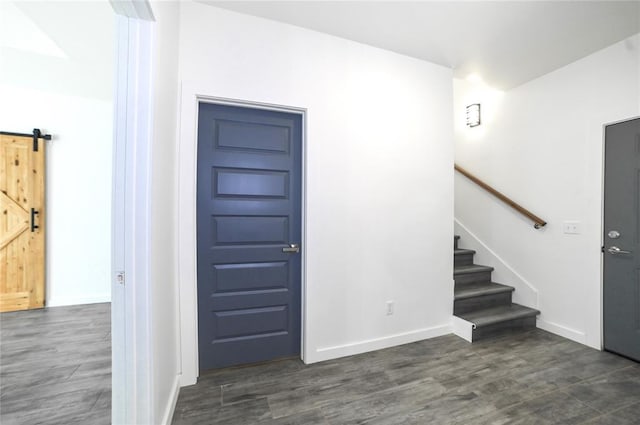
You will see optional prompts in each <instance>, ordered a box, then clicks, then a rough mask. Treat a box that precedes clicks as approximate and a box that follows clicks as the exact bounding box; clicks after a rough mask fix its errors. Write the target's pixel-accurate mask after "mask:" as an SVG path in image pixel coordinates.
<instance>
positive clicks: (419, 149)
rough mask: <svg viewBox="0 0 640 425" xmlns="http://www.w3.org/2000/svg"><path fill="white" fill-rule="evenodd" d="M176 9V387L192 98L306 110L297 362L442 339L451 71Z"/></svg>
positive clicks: (187, 291) (188, 245)
mask: <svg viewBox="0 0 640 425" xmlns="http://www.w3.org/2000/svg"><path fill="white" fill-rule="evenodd" d="M181 9H182V10H181V28H180V30H181V33H180V34H181V35H180V75H181V80H182V100H181V126H180V131H181V133H180V161H181V162H180V172H179V173H180V174H179V178H180V182H179V196H180V198H179V202H178V204H179V206H180V217H179V221H180V229H179V249H180V262H179V263H180V279H181V292H180V298H181V310H182V311H181V313H182V341H183V345H182V354H183V357H184V361H183V374H184V376H183V381H182V382H183V385H184V384H188V383H192V382H194V381H195V376H196V374H197V369H196V368H197V363H196V355H197V353H196V349H197V346H196V341H197V340H196V327H195V325H196V323H197V313H196V291H195V288H196V276H195V193H194V190H195V161H194V159H195V143H196V140H195V137H196V136H195V134H196V133H195V126H196V113H197V108H196V96H197V95H200V96H215V97H223V98H229V99H239V100H244V101H252V102H262V103H268V104H274V105H285V106H291V107H298V108H304V109H306V110H307V113H306V117H307V118H306V119H307V121H306V126H307V127H306V161H307V162H306V238H305V241H304V243H305V245H304V246H303V249H304V250H305V251H306V311H305V320H306V323H305V324H304V333H305V350H306V351H305V361H306V362H316V361H320V360H324V359H329V358H334V357H338V356H343V355H348V354H353V353H358V352H363V351H367V350H372V349H377V348H382V347H386V346H390V345H395V344H400V343H404V342H409V341H414V340H419V339H424V338H428V337H431V336H435V335H440V334H443V333H448V332H450V329H451V327H450V320H451V310H452V295H453V282H452V267H453V264H452V255H451V252H452V231H453V187H452V182H453V177H452V162H453V144H452V88H451V78H452V73H451V70H449V69H446V68H444V67H440V66H436V65H433V64H430V63H427V62H424V61H420V60H416V59H412V58H409V57H405V56H401V55H398V54H394V53H390V52H388V51H384V50H380V49H375V48H372V47H368V46H365V45H362V44H358V43H354V42H350V41H347V40H344V39H340V38H336V37H332V36H328V35H325V34H321V33H317V32H313V31H309V30H305V29H301V28H298V27H294V26H290V25H285V24H281V23H277V22H274V21H269V20H264V19H260V18H255V17H251V16H247V15H241V14H237V13H233V12H228V11H224V10H221V9H217V8H213V7H210V6H207V5H203V4H198V3H182V5H181ZM387 300H393V301H394V302H395V314H394V315H392V316H387V315H386V307H385V304H386V301H387Z"/></svg>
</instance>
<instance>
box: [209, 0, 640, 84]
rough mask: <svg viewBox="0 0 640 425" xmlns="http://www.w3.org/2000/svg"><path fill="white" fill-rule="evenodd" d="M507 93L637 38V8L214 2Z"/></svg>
mask: <svg viewBox="0 0 640 425" xmlns="http://www.w3.org/2000/svg"><path fill="white" fill-rule="evenodd" d="M202 2H203V3H207V4H210V5H213V6H217V7H221V8H225V9H229V10H234V11H237V12H241V13H246V14H250V15H255V16H260V17H264V18H268V19H273V20H276V21H281V22H285V23H289V24H293V25H297V26H300V27H305V28H309V29H313V30H316V31H320V32H324V33H328V34H332V35H335V36H338V37H343V38H346V39H349V40H354V41H358V42H361V43H364V44H368V45H371V46H376V47H380V48H383V49H387V50H391V51H394V52H398V53H402V54H405V55H408V56H413V57H416V58H420V59H424V60H427V61H430V62H433V63H437V64H440V65H444V66H447V67H450V68H452V69H454V75H455V76H456V77H458V78H464V77H467V76H468V75H469V74H472V73H475V74H478V75H480V76H481V77H482V78H483V79H484V81H485V82H487V83H488V84H490V85H492V86H494V87H496V88H500V89H509V88H512V87H515V86H518V85H520V84H523V83H525V82H527V81H529V80H531V79H533V78H536V77H539V76H541V75H544V74H546V73H548V72H550V71H553V70H555V69H557V68H560V67H562V66H564V65H567V64H569V63H571V62H573V61H575V60H577V59H580V58H582V57H584V56H587V55H589V54H591V53H593V52H595V51H597V50H600V49H602V48H604V47H606V46H609V45H611V44H613V43H615V42H618V41H620V40H623V39H625V38H627V37H629V36H631V35H633V34H636V33H638V32H640V1H493V2H492V1H467V2H462V1H413V2H407V1H297V2H292V1H215V0H203V1H202Z"/></svg>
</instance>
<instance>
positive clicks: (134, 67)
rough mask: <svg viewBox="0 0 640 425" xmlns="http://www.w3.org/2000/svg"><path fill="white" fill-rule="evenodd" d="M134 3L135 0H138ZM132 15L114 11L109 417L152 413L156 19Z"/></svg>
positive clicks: (118, 419)
mask: <svg viewBox="0 0 640 425" xmlns="http://www.w3.org/2000/svg"><path fill="white" fill-rule="evenodd" d="M135 3H136V4H137V5H138V7H139V5H140V1H138V0H136V1H135ZM114 9H116V11H117V12H119V11H118V10H117V8H114ZM148 10H149V11H150V8H149V9H148ZM137 18H139V16H136V17H133V18H132V17H126V16H120V15H117V16H116V28H117V29H116V40H117V42H116V67H115V68H116V81H115V90H114V136H113V137H114V148H113V202H112V208H113V222H112V277H113V279H112V284H111V299H112V301H111V343H112V407H111V420H112V423H113V424H144V423H152V421H153V417H152V415H153V413H152V412H153V405H152V403H153V400H152V389H153V382H152V373H151V371H152V367H153V365H152V363H151V362H152V359H153V356H152V352H151V349H152V347H151V343H152V335H151V331H150V326H149V325H150V313H151V307H150V294H149V286H150V285H149V246H148V243H149V237H150V229H149V222H150V220H149V219H150V208H149V202H150V193H149V188H150V181H149V180H150V149H151V130H152V129H151V122H152V116H153V115H152V110H151V105H152V91H151V87H152V81H151V75H152V72H151V71H152V57H151V52H152V51H153V50H152V46H153V36H154V25H153V23H151V22H148V21H144V20H140V19H137Z"/></svg>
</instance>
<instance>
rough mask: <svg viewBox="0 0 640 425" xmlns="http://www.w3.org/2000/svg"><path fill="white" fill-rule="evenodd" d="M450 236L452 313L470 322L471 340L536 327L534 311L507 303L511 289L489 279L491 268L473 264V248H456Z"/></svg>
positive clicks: (455, 240) (509, 299)
mask: <svg viewBox="0 0 640 425" xmlns="http://www.w3.org/2000/svg"><path fill="white" fill-rule="evenodd" d="M459 240H460V236H457V235H456V236H454V254H453V258H454V266H453V267H454V268H453V278H454V280H455V289H454V294H455V296H454V301H453V315H454V316H457V317H460V318H461V319H464V320H466V321H467V322H470V323H472V324H473V331H472V341H476V340H478V339H480V338H483V337H487V336H492V335H495V334H500V333H504V332H509V331H514V330H522V329H531V328H535V327H536V316H537V315H538V314H540V312H539V311H538V310H535V309H532V308H529V307H525V306H522V305H519V304H514V303H513V302H511V295H512V294H513V291H514V290H515V288H513V287H512V286H507V285H502V284H500V283H495V282H492V281H491V272H492V271H493V267H488V266H482V265H479V264H474V263H473V256H474V255H475V251H473V250H470V249H461V248H459V247H458V241H459Z"/></svg>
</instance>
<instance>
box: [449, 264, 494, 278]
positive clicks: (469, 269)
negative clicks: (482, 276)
mask: <svg viewBox="0 0 640 425" xmlns="http://www.w3.org/2000/svg"><path fill="white" fill-rule="evenodd" d="M492 271H493V267H489V266H482V265H480V264H471V265H468V266H458V267H454V269H453V275H454V276H458V275H463V274H469V273H478V272H492Z"/></svg>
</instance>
